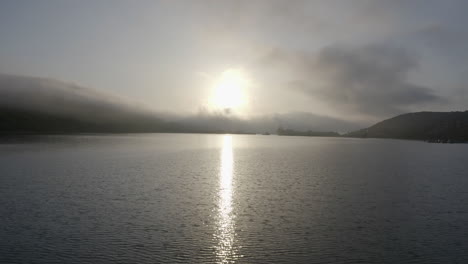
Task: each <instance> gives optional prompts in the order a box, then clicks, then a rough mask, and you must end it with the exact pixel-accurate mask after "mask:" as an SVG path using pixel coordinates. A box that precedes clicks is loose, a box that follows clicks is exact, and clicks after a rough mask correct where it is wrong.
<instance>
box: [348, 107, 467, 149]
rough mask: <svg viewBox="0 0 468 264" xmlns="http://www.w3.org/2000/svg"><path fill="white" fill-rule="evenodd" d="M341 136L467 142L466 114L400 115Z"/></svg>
mask: <svg viewBox="0 0 468 264" xmlns="http://www.w3.org/2000/svg"><path fill="white" fill-rule="evenodd" d="M345 136H348V137H360V138H366V137H369V138H396V139H416V140H425V141H430V142H468V111H465V112H418V113H409V114H403V115H399V116H396V117H393V118H390V119H387V120H384V121H382V122H379V123H377V124H375V125H373V126H371V127H369V128H366V129H361V130H358V131H355V132H351V133H348V134H346V135H345Z"/></svg>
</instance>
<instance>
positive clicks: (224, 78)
mask: <svg viewBox="0 0 468 264" xmlns="http://www.w3.org/2000/svg"><path fill="white" fill-rule="evenodd" d="M248 84H249V83H248V80H247V78H246V77H245V74H244V73H243V72H242V71H241V70H237V69H228V70H226V71H224V72H223V73H222V74H221V76H220V77H219V79H218V80H217V81H216V82H215V85H214V89H213V97H212V100H211V105H212V106H213V107H214V108H216V109H222V110H225V109H229V110H239V108H241V107H243V106H244V105H245V104H246V103H247V89H248Z"/></svg>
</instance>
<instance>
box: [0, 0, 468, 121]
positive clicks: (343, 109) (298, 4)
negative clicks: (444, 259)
mask: <svg viewBox="0 0 468 264" xmlns="http://www.w3.org/2000/svg"><path fill="white" fill-rule="evenodd" d="M467 8H468V2H467V1H450V0H448V1H430V0H420V1H418V0H414V1H398V0H392V1H370V0H369V1H357V0H351V1H344V0H343V1H334V0H331V1H300V0H284V1H274V0H265V1H259V0H250V1H241V0H239V1H222V0H212V1H210V0H191V1H184V0H168V1H155V0H152V1H145V0H139V1H130V0H127V1H119V0H81V1H67V0H65V1H63V0H42V1H35V0H31V1H23V0H3V1H1V3H0V43H1V45H0V73H2V74H11V75H22V76H23V75H24V76H36V77H44V78H51V79H55V80H62V81H65V82H70V83H74V84H77V85H80V86H84V87H89V88H92V89H96V90H98V91H102V92H105V93H109V94H113V95H117V96H120V97H123V98H128V100H132V101H133V102H138V103H141V105H145V106H147V107H149V108H151V109H154V110H155V111H161V112H170V113H185V114H186V113H197V112H200V111H201V112H203V111H217V110H218V109H217V107H219V106H217V104H216V102H214V103H213V100H218V103H219V99H213V98H216V96H218V95H216V94H217V92H218V93H219V91H220V89H219V87H220V86H222V85H225V86H226V85H227V86H229V85H232V84H233V83H232V82H233V81H232V80H231V79H232V78H231V79H230V80H231V81H230V83H223V78H224V77H223V76H226V75H229V73H233V72H234V73H236V74H237V75H236V76H237V77H236V78H237V79H241V82H239V81H237V82H235V84H239V83H242V84H241V86H242V87H241V88H242V96H241V97H242V104H236V106H235V107H234V106H233V107H232V109H229V111H228V112H226V113H227V114H239V115H243V116H254V115H264V114H273V113H283V114H285V113H296V112H300V113H312V114H315V115H322V116H329V117H331V118H339V119H342V120H348V121H355V122H369V123H370V122H375V121H378V120H381V119H383V118H388V117H391V116H394V115H397V114H400V113H405V112H412V111H462V110H463V111H464V110H467V109H468V88H467V87H468V86H467V84H468V64H466V61H468V52H467V51H466V47H468V27H466V25H467V24H468V17H467V16H466V15H465V12H466V10H467ZM236 78H234V79H236ZM220 83H221V84H220ZM225 94H229V96H227V95H225V97H228V98H229V97H235V96H236V95H233V94H232V93H225ZM224 99H226V98H224Z"/></svg>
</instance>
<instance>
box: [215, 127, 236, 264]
mask: <svg viewBox="0 0 468 264" xmlns="http://www.w3.org/2000/svg"><path fill="white" fill-rule="evenodd" d="M233 169H234V158H233V151H232V136H230V135H225V136H224V138H223V147H222V150H221V168H220V175H219V183H220V186H219V192H218V222H217V232H216V234H215V238H216V239H217V241H218V245H217V247H216V254H217V257H218V263H233V262H234V261H235V259H236V258H237V256H236V252H235V250H234V247H233V243H234V233H235V230H234V219H233V214H232V193H233V188H232V178H233Z"/></svg>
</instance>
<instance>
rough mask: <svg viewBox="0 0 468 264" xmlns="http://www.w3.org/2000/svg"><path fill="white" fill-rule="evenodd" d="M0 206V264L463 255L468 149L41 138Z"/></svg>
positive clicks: (166, 137) (9, 171)
mask: <svg viewBox="0 0 468 264" xmlns="http://www.w3.org/2000/svg"><path fill="white" fill-rule="evenodd" d="M0 201H1V206H0V263H234V262H236V263H468V145H443V144H428V143H423V142H416V141H397V140H374V139H367V140H359V139H341V138H306V137H278V136H237V135H236V136H223V135H170V134H156V135H119V136H115V135H113V136H112V135H111V136H50V137H39V138H33V139H30V140H28V141H27V142H10V143H4V144H0Z"/></svg>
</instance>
